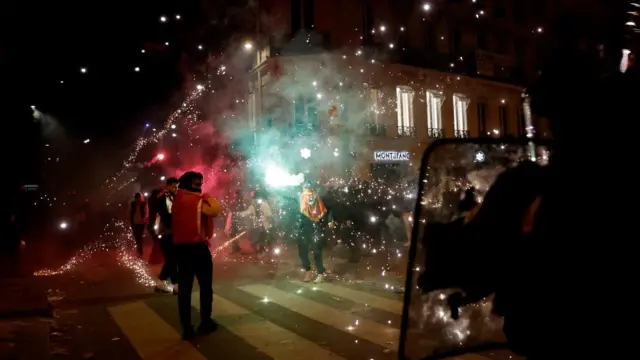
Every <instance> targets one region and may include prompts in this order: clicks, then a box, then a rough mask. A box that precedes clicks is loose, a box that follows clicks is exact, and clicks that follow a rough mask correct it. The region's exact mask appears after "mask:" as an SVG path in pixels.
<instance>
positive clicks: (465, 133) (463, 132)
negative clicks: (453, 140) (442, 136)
mask: <svg viewBox="0 0 640 360" xmlns="http://www.w3.org/2000/svg"><path fill="white" fill-rule="evenodd" d="M453 135H454V136H455V137H457V138H458V139H463V138H468V137H469V130H454V131H453Z"/></svg>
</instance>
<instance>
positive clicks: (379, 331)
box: [106, 280, 497, 360]
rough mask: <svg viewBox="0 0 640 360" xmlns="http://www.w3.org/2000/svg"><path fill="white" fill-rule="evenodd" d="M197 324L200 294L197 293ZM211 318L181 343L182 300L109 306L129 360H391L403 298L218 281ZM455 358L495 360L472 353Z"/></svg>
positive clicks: (346, 289) (285, 283) (351, 289)
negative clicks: (211, 326) (212, 325)
mask: <svg viewBox="0 0 640 360" xmlns="http://www.w3.org/2000/svg"><path fill="white" fill-rule="evenodd" d="M192 306H193V308H194V309H195V310H196V311H193V312H192V316H193V318H194V324H197V323H198V318H199V315H198V313H197V310H198V309H199V306H200V304H199V294H198V293H197V292H194V293H193V297H192ZM213 308H214V318H215V320H216V321H217V322H218V323H219V324H220V329H219V330H218V331H217V332H216V333H214V334H211V335H207V336H205V337H201V338H198V339H196V340H195V341H194V342H186V341H182V340H181V339H180V326H179V320H178V314H177V300H176V298H175V297H173V296H155V297H152V298H149V299H144V300H139V301H131V302H127V303H122V304H114V305H110V306H107V308H106V312H107V313H108V317H109V321H111V322H113V323H115V324H116V328H117V330H118V332H119V334H117V335H114V334H113V333H112V334H111V335H109V336H112V337H114V338H118V339H120V338H122V339H123V341H125V342H127V344H128V347H129V350H130V351H129V352H128V353H127V354H122V353H121V354H120V355H119V356H118V357H119V358H120V359H121V360H124V359H129V358H131V359H144V360H146V359H153V360H157V359H185V360H205V359H236V358H238V359H247V360H263V359H264V360H267V359H276V360H298V359H300V360H351V359H353V360H356V359H363V360H368V359H375V360H391V359H397V358H398V353H397V350H398V341H399V335H400V317H401V314H402V299H401V296H400V295H398V294H393V293H386V292H382V291H381V292H379V293H371V292H368V291H363V290H362V289H358V288H357V287H355V286H349V285H348V284H344V283H338V282H336V283H323V284H317V285H316V284H305V283H302V282H300V281H297V280H277V281H269V282H257V283H256V282H253V283H251V282H248V283H220V284H218V283H216V287H215V294H214V307H213ZM456 359H476V360H486V359H497V358H496V357H492V356H489V355H488V354H484V355H478V354H470V355H465V356H463V357H457V358H456Z"/></svg>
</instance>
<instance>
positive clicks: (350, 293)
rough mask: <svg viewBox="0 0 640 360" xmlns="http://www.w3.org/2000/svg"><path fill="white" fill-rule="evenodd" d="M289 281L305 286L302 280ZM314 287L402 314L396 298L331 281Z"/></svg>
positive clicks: (399, 303)
mask: <svg viewBox="0 0 640 360" xmlns="http://www.w3.org/2000/svg"><path fill="white" fill-rule="evenodd" d="M291 282H292V283H294V284H296V285H300V286H305V283H303V282H302V281H297V280H293V281H291ZM314 288H317V289H318V290H320V291H324V292H326V293H329V294H331V295H335V296H338V297H341V298H345V299H348V300H351V301H354V302H357V303H360V304H364V305H367V306H372V307H375V308H378V309H382V310H385V311H388V312H390V313H393V314H398V315H402V302H401V301H398V300H391V299H386V298H383V297H380V296H376V295H372V294H369V293H366V292H364V291H358V290H352V289H349V288H346V287H344V286H339V285H334V284H331V283H322V284H317V285H314Z"/></svg>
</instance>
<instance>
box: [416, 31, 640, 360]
mask: <svg viewBox="0 0 640 360" xmlns="http://www.w3.org/2000/svg"><path fill="white" fill-rule="evenodd" d="M622 23H623V22H621V24H622ZM577 24H578V23H577V22H576V21H572V19H563V24H562V26H561V27H560V28H552V31H557V32H559V34H558V36H559V37H560V39H561V41H559V43H558V44H556V46H554V47H553V49H554V50H555V51H553V59H552V60H551V61H550V62H549V64H548V66H547V67H546V69H545V70H543V72H542V74H541V77H540V79H539V81H538V83H537V84H536V86H534V87H533V88H531V89H529V91H530V96H531V105H532V110H533V113H534V114H536V115H539V116H542V117H545V118H547V119H548V121H549V127H550V130H551V133H552V135H553V137H554V139H555V140H556V144H555V146H554V149H552V150H553V152H552V154H551V158H550V162H549V165H548V166H547V167H544V168H543V167H540V166H538V165H536V164H533V163H523V164H522V165H520V166H517V167H515V168H512V169H508V170H506V171H505V172H503V173H502V174H500V175H499V176H498V178H497V179H496V181H495V183H494V184H493V186H492V187H491V188H490V189H489V191H488V193H487V194H486V196H485V198H484V201H483V203H482V205H481V206H480V208H479V209H478V211H477V213H476V214H475V215H474V216H472V217H471V218H470V219H468V223H467V224H466V225H465V226H464V227H458V228H456V229H457V230H455V231H458V233H457V235H458V236H459V237H460V238H462V240H461V241H463V242H465V245H466V246H465V248H464V250H463V251H461V252H462V253H458V254H456V256H457V257H456V258H457V260H458V263H459V264H462V265H461V267H464V268H465V270H466V271H460V272H458V273H456V274H455V275H456V276H457V277H455V276H451V277H450V278H449V279H446V280H447V281H441V282H440V283H438V282H437V281H435V280H440V279H435V280H434V281H433V282H432V283H430V284H429V286H430V288H432V289H433V288H436V287H437V288H444V287H458V288H461V289H462V291H463V292H462V293H456V294H454V295H453V296H451V297H450V298H449V304H450V306H451V308H452V315H453V316H454V317H455V316H456V315H457V309H458V307H460V306H464V305H466V304H470V303H473V302H476V301H478V300H480V299H482V298H484V297H486V296H488V295H490V294H492V293H495V298H494V304H493V310H494V312H495V313H497V314H498V315H500V316H502V317H503V318H504V329H503V330H504V333H505V335H506V337H507V339H508V342H509V346H510V348H511V349H512V350H513V351H515V352H517V353H519V354H521V355H524V356H526V357H527V359H531V360H537V359H565V358H583V356H581V355H578V354H581V353H584V352H589V353H591V356H592V357H594V358H596V357H598V358H604V357H602V356H596V355H595V354H596V353H595V351H596V349H595V347H594V346H596V345H598V344H603V345H605V346H606V347H608V348H609V349H608V350H610V351H615V349H616V348H617V347H618V346H622V344H621V339H620V336H622V335H620V334H619V333H616V334H615V335H614V334H613V332H611V331H610V330H611V329H613V328H617V325H613V324H606V325H605V324H602V323H603V321H602V320H604V319H605V318H607V320H605V321H607V322H608V321H610V320H609V316H608V315H607V314H602V316H600V317H594V316H591V315H590V314H593V312H594V309H596V308H609V307H605V306H604V304H610V303H611V302H617V303H618V305H619V306H618V307H617V308H616V307H612V309H617V310H622V308H623V307H624V305H621V304H622V303H621V302H620V301H621V300H622V298H623V297H621V296H619V295H613V297H612V299H613V301H611V300H609V302H605V301H607V299H606V298H608V297H609V295H607V294H608V293H609V289H612V288H618V286H620V285H622V284H624V283H622V282H621V281H620V280H621V276H622V274H623V273H624V272H626V271H624V270H623V271H617V272H614V275H613V276H609V277H605V276H604V274H605V271H607V270H609V269H610V268H612V267H617V265H613V264H611V263H613V262H623V261H622V255H623V253H624V252H625V249H626V248H628V246H625V245H624V241H625V239H626V240H628V237H625V236H624V235H623V234H624V233H626V232H627V230H624V229H629V228H630V227H631V226H635V227H637V218H636V216H637V214H631V212H630V213H629V216H627V214H621V212H622V213H624V211H623V210H621V208H620V206H621V205H623V204H624V202H622V201H620V200H621V199H626V200H625V201H627V200H628V198H629V187H628V186H624V185H625V182H624V181H623V182H621V181H620V179H624V176H623V175H621V174H615V173H612V172H611V171H609V170H608V167H604V168H603V167H602V166H597V165H596V163H595V162H594V161H593V158H591V157H589V156H588V155H587V154H588V151H589V149H590V148H589V146H590V145H589V144H592V145H593V149H592V151H594V153H597V154H598V158H599V159H608V161H621V158H622V157H624V156H627V158H632V157H633V156H634V155H635V154H634V152H633V151H629V150H623V149H625V147H626V149H630V148H632V146H631V145H632V144H634V142H631V141H629V142H627V141H625V140H623V139H620V140H619V141H616V144H615V146H606V145H604V144H599V143H598V142H595V143H593V142H589V141H588V140H587V139H589V138H590V137H591V136H592V135H591V134H592V133H593V130H594V129H596V128H598V127H599V126H600V125H599V124H600V121H603V119H630V118H635V116H636V113H637V110H636V109H635V108H634V106H636V104H637V102H638V99H640V91H639V89H640V83H639V82H638V77H637V73H636V71H637V69H633V68H631V69H629V70H627V71H626V72H625V73H621V72H620V71H619V64H618V62H619V60H620V58H621V56H622V51H621V50H622V48H621V47H619V46H616V43H615V42H613V41H612V42H610V43H606V44H605V47H604V48H602V47H598V46H597V42H595V43H594V42H590V39H589V38H588V37H586V36H583V35H585V34H584V33H583V32H582V31H583V30H584V29H583V28H581V27H580V26H577ZM618 45H619V44H618ZM603 49H604V50H603ZM577 104H583V106H578V105H577ZM622 136H624V134H621V137H622ZM607 140H609V139H607V138H606V137H605V138H603V139H602V141H603V142H604V141H607ZM635 144H637V141H636V142H635ZM607 145H608V144H607ZM632 154H634V155H632ZM621 185H622V186H621ZM619 191H624V192H625V193H624V194H620V193H618V192H619ZM634 218H636V219H635V222H634ZM445 225H446V224H445ZM445 225H442V224H438V225H437V226H435V230H434V229H432V230H429V229H428V228H427V231H436V230H437V231H443V232H447V231H452V230H451V229H449V228H447V227H446V226H445ZM636 230H637V229H636ZM635 232H637V231H631V232H629V233H635ZM594 236H597V237H598V238H599V241H596V242H595V243H594V242H591V243H590V242H589V241H590V240H589V239H592V238H593V237H594ZM594 244H597V245H594ZM430 249H431V248H430ZM457 249H458V250H459V249H460V247H458V248H457ZM614 249H615V250H614ZM448 250H449V251H453V250H452V249H448ZM589 250H591V252H589ZM612 250H613V252H614V254H611V251H612ZM430 251H431V250H430ZM433 252H435V250H434V251H433ZM445 252H446V251H443V252H441V253H445ZM596 253H597V254H596ZM589 254H590V255H593V256H588V255H589ZM608 255H614V256H615V257H613V258H611V259H609V258H608ZM607 260H609V261H607ZM605 263H606V265H605ZM474 269H475V271H474ZM477 269H482V271H477ZM454 270H455V269H454ZM620 270H622V269H620ZM430 280H431V279H430ZM627 285H628V284H627ZM463 294H464V295H463ZM596 299H598V300H596ZM614 312H616V310H614ZM617 315H620V314H615V315H614V316H617ZM623 316H626V314H625V315H623ZM607 333H608V334H607ZM610 336H615V338H609V337H610ZM606 357H607V358H613V357H612V355H611V354H610V355H609V356H606Z"/></svg>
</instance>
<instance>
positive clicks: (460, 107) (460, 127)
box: [453, 94, 469, 137]
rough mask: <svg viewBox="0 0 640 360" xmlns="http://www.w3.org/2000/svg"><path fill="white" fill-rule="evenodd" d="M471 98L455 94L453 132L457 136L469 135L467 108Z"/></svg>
mask: <svg viewBox="0 0 640 360" xmlns="http://www.w3.org/2000/svg"><path fill="white" fill-rule="evenodd" d="M468 107H469V98H467V97H466V96H464V95H460V94H454V95H453V120H454V122H453V132H454V134H455V136H456V137H467V136H469V123H468V121H467V108H468Z"/></svg>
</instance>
